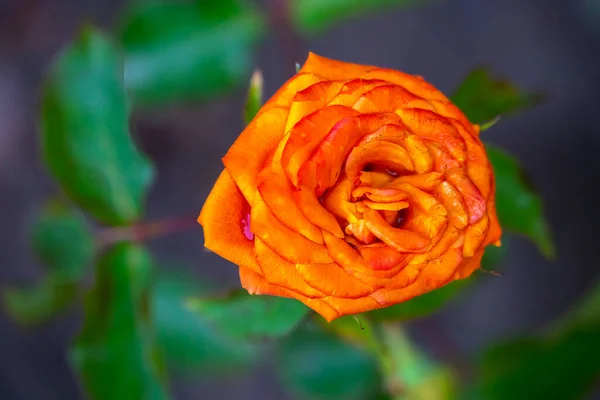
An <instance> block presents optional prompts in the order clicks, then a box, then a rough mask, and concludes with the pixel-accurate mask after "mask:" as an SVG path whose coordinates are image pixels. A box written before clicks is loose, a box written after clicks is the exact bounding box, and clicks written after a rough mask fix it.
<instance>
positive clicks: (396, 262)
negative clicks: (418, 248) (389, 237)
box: [359, 245, 412, 271]
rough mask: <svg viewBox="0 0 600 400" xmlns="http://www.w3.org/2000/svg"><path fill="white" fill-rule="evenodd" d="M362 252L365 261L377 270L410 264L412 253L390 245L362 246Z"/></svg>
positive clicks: (360, 249) (360, 248)
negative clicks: (398, 250) (395, 248)
mask: <svg viewBox="0 0 600 400" xmlns="http://www.w3.org/2000/svg"><path fill="white" fill-rule="evenodd" d="M359 251H360V254H361V255H362V257H363V258H364V260H365V262H366V263H367V264H368V265H369V266H370V267H371V268H373V270H375V271H385V270H389V269H392V268H395V267H398V266H401V265H406V264H408V261H409V260H410V258H411V257H412V254H410V253H399V252H397V251H396V250H394V249H392V248H391V247H389V246H375V245H369V246H361V247H359Z"/></svg>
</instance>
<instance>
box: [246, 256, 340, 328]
mask: <svg viewBox="0 0 600 400" xmlns="http://www.w3.org/2000/svg"><path fill="white" fill-rule="evenodd" d="M240 281H241V283H242V287H243V288H244V289H246V290H247V291H248V293H250V294H259V295H260V294H262V295H265V294H266V295H271V296H280V297H288V298H294V299H297V300H300V301H301V302H302V303H304V304H306V305H307V306H308V307H310V308H312V309H313V310H315V311H316V312H317V313H319V314H320V315H321V316H322V317H323V318H325V319H326V320H327V321H333V320H334V319H335V318H338V317H339V316H340V314H339V313H338V312H337V311H336V310H335V309H333V307H331V306H330V305H329V304H327V303H326V302H324V301H323V299H320V298H310V297H306V296H302V295H301V294H299V293H296V292H293V291H291V290H289V289H286V288H282V287H280V286H277V285H273V284H270V283H268V282H267V281H266V280H265V279H264V277H262V276H260V275H258V274H256V273H254V272H252V271H250V270H248V269H246V268H240Z"/></svg>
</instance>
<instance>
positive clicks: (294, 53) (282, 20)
mask: <svg viewBox="0 0 600 400" xmlns="http://www.w3.org/2000/svg"><path fill="white" fill-rule="evenodd" d="M267 4H268V7H269V21H270V23H271V27H272V28H273V30H274V32H275V40H276V41H277V45H278V47H279V49H280V52H281V55H282V58H283V62H284V68H285V70H286V71H287V70H288V68H289V70H290V71H292V73H293V72H294V71H295V69H294V68H295V67H294V66H295V65H296V62H299V63H301V64H302V62H303V61H304V59H305V58H306V53H307V51H306V43H305V42H304V40H303V39H302V38H301V37H300V36H299V35H298V34H297V33H296V31H295V29H294V26H293V23H292V19H291V14H290V7H289V3H288V1H287V0H268V2H267Z"/></svg>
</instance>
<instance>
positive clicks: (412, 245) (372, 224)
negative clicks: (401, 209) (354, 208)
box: [365, 209, 430, 252]
mask: <svg viewBox="0 0 600 400" xmlns="http://www.w3.org/2000/svg"><path fill="white" fill-rule="evenodd" d="M365 221H366V225H367V228H369V230H370V231H371V232H373V234H374V235H375V236H377V237H378V238H379V239H381V240H382V241H383V242H384V243H386V244H387V245H388V246H390V247H391V248H393V249H394V250H396V251H398V252H420V251H423V250H424V249H425V248H426V247H427V246H428V245H429V243H430V241H429V239H427V238H425V237H423V236H421V235H419V234H418V233H415V232H411V231H408V230H405V229H398V228H393V227H391V226H390V225H388V224H387V223H386V222H385V220H384V219H383V217H382V216H381V215H380V214H379V213H378V212H377V211H375V210H371V209H367V210H366V211H365Z"/></svg>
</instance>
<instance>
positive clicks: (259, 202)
mask: <svg viewBox="0 0 600 400" xmlns="http://www.w3.org/2000/svg"><path fill="white" fill-rule="evenodd" d="M250 229H251V230H252V232H253V233H254V234H255V235H256V236H257V237H259V238H260V239H261V240H262V241H263V242H265V244H266V245H267V246H269V247H270V248H271V249H272V250H274V251H275V252H277V253H278V254H279V255H280V256H282V257H283V258H285V259H286V260H288V261H290V262H294V263H295V262H298V263H302V264H310V263H318V264H326V263H330V262H333V260H332V259H331V257H329V254H327V250H326V249H325V247H324V246H322V245H320V244H317V243H315V242H312V241H310V240H308V239H307V238H305V237H304V236H302V235H300V234H299V233H296V232H294V231H293V230H291V229H290V228H288V227H286V226H285V225H283V224H282V223H281V222H280V221H279V220H278V219H277V218H275V216H274V215H273V214H272V213H271V210H269V208H268V207H267V205H266V204H265V202H264V201H263V199H262V198H261V197H260V196H256V198H255V200H254V205H253V206H252V212H251V214H250Z"/></svg>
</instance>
